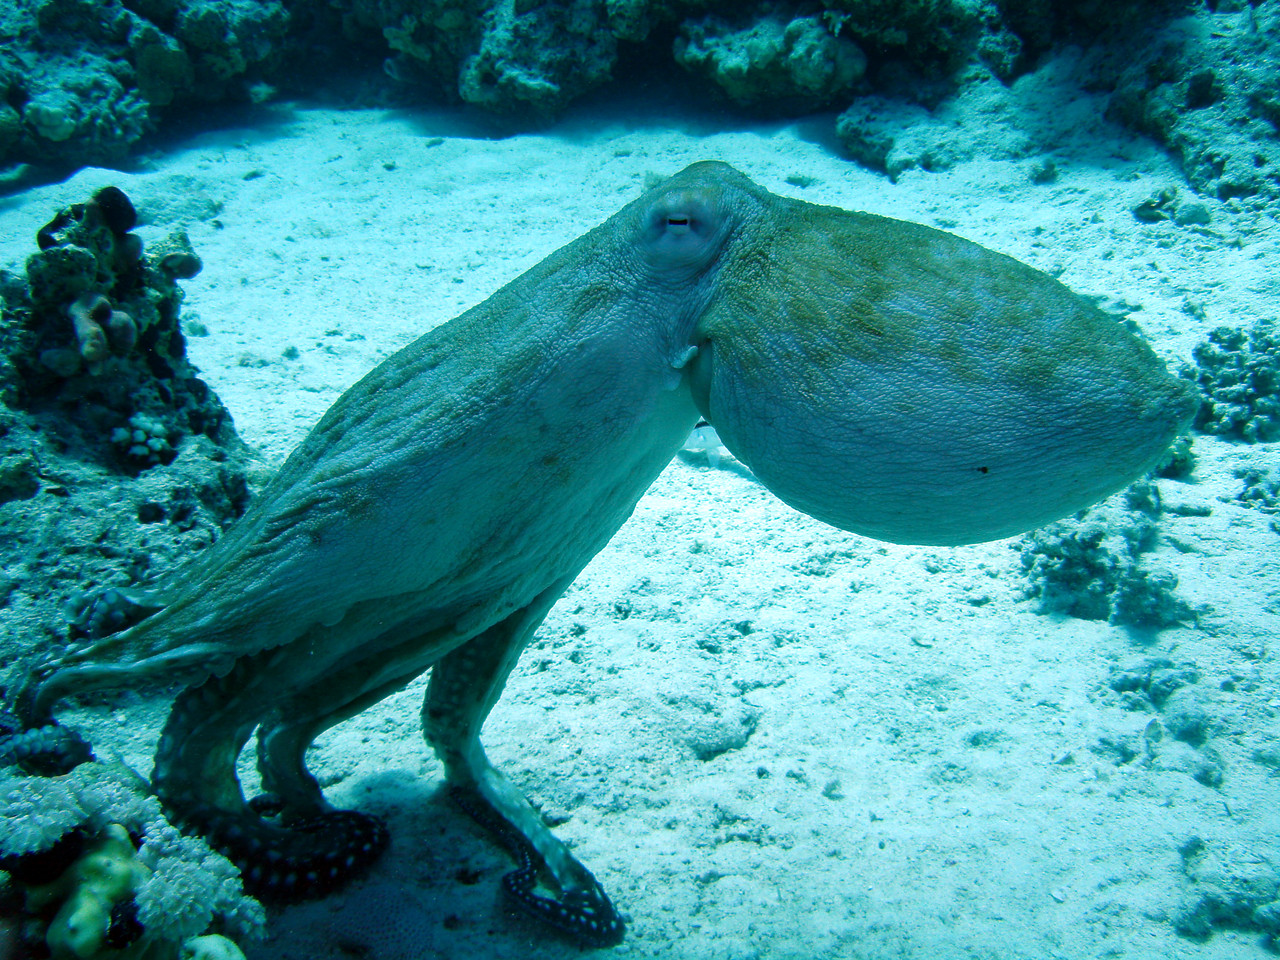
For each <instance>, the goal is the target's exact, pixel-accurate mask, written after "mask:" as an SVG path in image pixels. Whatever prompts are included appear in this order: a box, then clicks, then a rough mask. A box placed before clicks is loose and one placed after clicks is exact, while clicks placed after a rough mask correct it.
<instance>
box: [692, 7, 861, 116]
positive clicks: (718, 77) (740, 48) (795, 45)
mask: <svg viewBox="0 0 1280 960" xmlns="http://www.w3.org/2000/svg"><path fill="white" fill-rule="evenodd" d="M675 58H676V62H678V63H679V64H680V65H681V66H683V67H685V68H687V69H688V70H690V71H692V72H694V73H699V74H702V75H704V76H706V77H708V78H709V79H710V80H711V81H712V82H713V83H715V85H716V86H717V87H719V88H720V89H721V90H723V91H724V92H725V94H726V95H727V96H728V97H729V99H730V100H732V101H733V102H734V103H737V104H739V105H740V106H760V105H763V106H766V107H767V108H768V109H770V110H775V111H778V112H787V113H791V112H807V111H812V110H818V109H821V108H823V107H827V106H830V105H831V104H833V103H839V102H840V101H842V100H843V101H847V100H848V99H849V98H850V97H851V96H852V95H853V89H854V84H855V83H856V82H857V81H858V80H860V79H861V78H862V75H863V74H864V73H865V72H866V69H867V58H866V55H865V54H864V53H863V52H862V50H861V49H860V48H859V47H858V46H857V45H856V44H854V43H853V41H852V40H849V39H848V38H846V37H840V36H835V35H833V34H832V33H831V32H829V31H828V30H827V29H826V28H825V26H824V25H823V22H822V20H821V19H819V18H818V17H816V16H809V17H797V18H795V19H792V20H784V19H782V18H781V17H776V16H766V17H764V18H763V19H759V20H755V21H754V22H752V23H750V24H749V25H747V26H745V27H742V28H735V27H734V26H733V25H731V24H730V23H729V22H728V21H726V20H724V19H722V18H720V17H716V16H711V17H706V18H704V19H702V20H694V21H688V22H686V23H685V24H684V25H683V26H682V27H681V29H680V34H679V36H678V37H677V39H676V43H675Z"/></svg>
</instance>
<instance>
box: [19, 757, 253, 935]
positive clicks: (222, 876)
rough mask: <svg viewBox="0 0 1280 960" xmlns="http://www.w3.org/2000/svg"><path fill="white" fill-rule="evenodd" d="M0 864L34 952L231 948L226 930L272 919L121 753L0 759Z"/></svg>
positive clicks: (245, 929)
mask: <svg viewBox="0 0 1280 960" xmlns="http://www.w3.org/2000/svg"><path fill="white" fill-rule="evenodd" d="M0 870H3V871H5V872H7V873H8V874H9V876H10V877H11V879H12V880H13V882H14V883H16V884H17V885H18V887H19V888H20V890H21V892H22V898H23V912H24V916H25V922H24V924H23V926H22V936H23V938H24V939H25V940H26V941H27V942H28V943H30V944H31V950H32V952H33V955H48V956H51V957H52V958H53V960H105V958H108V957H114V958H118V960H135V958H136V960H141V958H148V960H178V958H179V957H180V956H184V955H187V954H193V953H201V952H204V953H205V954H207V953H208V952H209V951H210V950H213V949H216V948H218V947H219V946H220V945H221V947H222V949H223V951H224V952H225V953H226V954H227V955H229V956H232V957H234V956H236V955H238V954H239V951H238V949H237V948H236V947H235V946H234V943H232V942H231V941H230V940H228V938H232V939H238V940H243V939H245V938H249V937H256V936H259V935H260V934H261V932H262V927H263V923H264V920H265V917H264V914H263V911H262V908H261V906H260V905H259V904H258V903H257V902H256V901H254V900H252V899H251V898H249V897H247V896H245V894H244V892H243V890H242V888H241V884H240V878H239V875H238V874H237V872H236V870H235V868H234V867H233V866H232V865H231V864H230V863H228V862H227V861H226V860H225V859H224V858H222V857H221V856H219V855H218V854H217V853H215V852H213V851H212V850H211V849H209V847H208V845H207V844H205V842H204V841H203V840H200V839H199V838H196V837H187V836H183V835H181V834H180V833H179V832H178V831H177V830H175V829H174V828H173V827H172V826H171V825H170V824H169V823H168V822H167V821H166V820H165V819H164V817H163V815H162V814H161V812H160V804H159V803H158V802H157V801H156V799H155V798H154V797H152V796H150V795H149V794H148V790H147V785H146V782H145V781H144V780H143V779H142V778H141V777H139V776H138V775H137V774H135V773H134V772H133V771H132V770H130V769H129V768H127V767H125V766H124V765H123V764H119V763H103V762H97V761H90V762H83V763H80V764H79V765H77V766H76V767H75V768H74V769H73V770H72V771H71V772H69V773H66V774H64V775H62V776H58V777H49V778H46V777H29V776H15V775H14V774H13V773H12V772H11V771H0ZM208 937H213V938H216V939H214V940H207V939H205V940H201V941H200V942H193V941H195V940H196V938H208ZM220 942H221V944H220Z"/></svg>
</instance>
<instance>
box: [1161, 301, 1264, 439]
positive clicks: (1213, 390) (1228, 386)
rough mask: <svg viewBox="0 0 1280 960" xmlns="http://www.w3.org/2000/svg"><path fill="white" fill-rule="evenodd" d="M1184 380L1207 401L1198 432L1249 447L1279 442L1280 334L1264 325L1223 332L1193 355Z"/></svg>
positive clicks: (1198, 420)
mask: <svg viewBox="0 0 1280 960" xmlns="http://www.w3.org/2000/svg"><path fill="white" fill-rule="evenodd" d="M1192 356H1193V357H1194V358H1195V366H1190V365H1187V366H1185V367H1184V368H1183V369H1182V375H1183V376H1184V377H1186V378H1187V379H1189V380H1194V381H1195V383H1196V385H1197V386H1199V388H1200V392H1201V394H1202V395H1203V397H1204V403H1203V405H1202V406H1201V407H1200V412H1199V413H1198V414H1197V415H1196V420H1195V429H1197V430H1199V431H1201V432H1203V433H1212V434H1217V435H1218V436H1222V437H1226V438H1228V439H1231V440H1243V441H1244V442H1245V443H1270V442H1272V441H1275V440H1280V332H1277V330H1276V325H1275V322H1274V321H1272V320H1260V321H1259V322H1258V323H1256V324H1255V325H1254V326H1253V327H1251V328H1250V329H1248V330H1243V329H1240V328H1237V327H1219V328H1218V329H1216V330H1214V331H1213V332H1212V333H1210V334H1209V339H1208V340H1206V341H1205V342H1204V343H1201V344H1198V345H1197V346H1196V347H1195V349H1194V350H1193V351H1192Z"/></svg>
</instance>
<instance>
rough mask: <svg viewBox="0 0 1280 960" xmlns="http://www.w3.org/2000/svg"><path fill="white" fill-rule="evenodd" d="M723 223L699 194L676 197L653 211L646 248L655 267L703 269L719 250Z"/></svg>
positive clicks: (661, 201)
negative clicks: (694, 266)
mask: <svg viewBox="0 0 1280 960" xmlns="http://www.w3.org/2000/svg"><path fill="white" fill-rule="evenodd" d="M724 219H725V218H724V216H723V215H722V214H721V213H720V212H719V211H717V210H716V209H715V208H714V207H713V206H712V205H711V204H710V203H708V202H707V200H706V198H704V197H701V196H699V195H698V194H697V193H696V192H694V191H681V192H679V193H674V194H671V195H668V196H666V197H663V198H662V199H660V200H659V201H658V202H657V203H655V204H654V206H653V208H652V209H651V210H650V213H649V218H648V223H647V225H646V229H645V236H644V241H643V246H644V248H645V250H646V253H647V254H648V255H649V257H650V259H651V261H652V262H654V263H655V265H672V266H674V265H677V264H688V265H700V264H702V263H704V262H707V261H709V260H710V258H711V257H712V256H714V254H715V251H716V249H717V248H718V247H719V245H720V240H721V238H722V235H723V230H722V229H721V228H722V226H723V224H724Z"/></svg>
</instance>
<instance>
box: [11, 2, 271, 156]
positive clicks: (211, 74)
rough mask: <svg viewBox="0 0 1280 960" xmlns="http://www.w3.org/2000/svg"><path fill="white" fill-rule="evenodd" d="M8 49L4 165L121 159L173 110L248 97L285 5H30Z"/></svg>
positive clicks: (18, 12)
mask: <svg viewBox="0 0 1280 960" xmlns="http://www.w3.org/2000/svg"><path fill="white" fill-rule="evenodd" d="M2 16H3V23H2V25H3V28H4V29H3V35H4V38H5V40H4V42H3V43H2V44H0V87H3V89H4V91H5V97H4V103H5V105H4V106H3V107H0V162H5V161H9V162H13V161H23V162H36V163H45V164H57V165H80V164H87V163H96V164H112V163H120V162H121V161H123V160H124V159H125V158H126V157H128V156H129V154H130V152H131V151H132V150H133V148H134V147H135V146H136V145H137V144H138V142H139V141H140V140H141V139H142V138H143V137H144V136H145V135H146V134H147V133H148V132H149V131H150V130H152V129H154V128H155V127H156V125H157V124H158V123H159V122H160V121H161V120H162V119H163V117H164V115H165V112H166V111H167V110H169V109H174V108H181V107H182V106H184V105H187V104H190V103H192V102H211V101H225V100H234V99H247V98H249V97H250V96H251V95H252V93H253V84H254V83H255V82H257V81H258V79H259V71H260V68H262V67H263V66H264V65H265V61H267V60H269V59H270V58H271V57H272V55H273V54H274V53H275V52H276V49H277V47H278V46H279V43H280V41H281V40H282V39H283V37H284V35H285V28H286V26H287V23H288V18H287V15H286V14H285V11H284V7H283V5H282V4H281V3H280V2H279V0H269V2H265V3H258V2H249V0H214V2H208V0H139V2H132V3H128V4H125V3H122V2H121V0H20V2H16V3H10V4H6V5H5V10H4V12H3V15H2Z"/></svg>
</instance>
